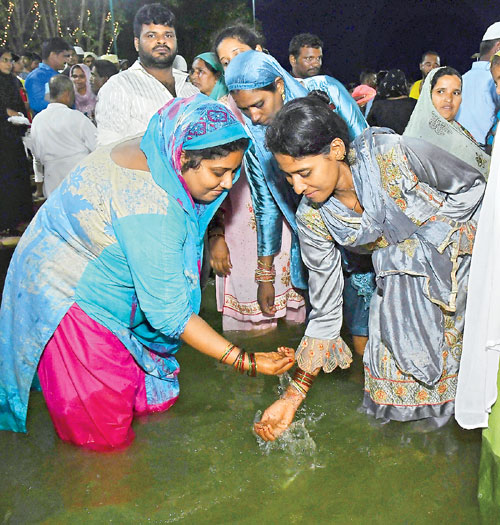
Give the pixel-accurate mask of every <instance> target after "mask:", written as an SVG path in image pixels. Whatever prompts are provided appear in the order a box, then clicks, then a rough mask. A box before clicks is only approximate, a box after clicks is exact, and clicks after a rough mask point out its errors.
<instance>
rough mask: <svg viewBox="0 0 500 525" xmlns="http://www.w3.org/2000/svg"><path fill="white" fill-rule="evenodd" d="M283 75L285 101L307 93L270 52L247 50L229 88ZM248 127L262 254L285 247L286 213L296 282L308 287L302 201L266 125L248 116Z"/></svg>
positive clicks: (233, 68) (236, 61) (229, 74)
mask: <svg viewBox="0 0 500 525" xmlns="http://www.w3.org/2000/svg"><path fill="white" fill-rule="evenodd" d="M278 77H279V78H282V79H283V83H284V87H285V93H284V95H285V98H284V103H286V102H289V101H290V100H293V99H295V98H298V97H305V96H306V95H307V89H306V88H304V87H303V86H302V85H301V84H300V83H299V82H298V81H297V80H295V79H294V78H293V77H292V76H291V75H290V74H289V73H287V72H286V71H285V70H284V69H283V68H282V67H281V66H280V64H279V63H278V61H277V60H276V59H275V58H273V57H272V56H270V55H267V54H265V53H261V52H258V51H245V52H244V53H240V54H239V55H237V56H236V57H234V58H233V60H231V62H230V63H229V66H228V67H227V69H226V85H227V87H228V89H229V91H238V90H252V89H260V88H262V87H264V86H267V85H269V84H271V83H272V82H274V80H275V79H276V78H278ZM244 119H245V123H246V126H247V129H248V131H249V133H250V136H251V137H252V140H253V142H254V145H253V148H252V150H251V151H250V152H249V153H247V155H246V157H245V161H246V163H247V165H248V167H249V170H248V182H249V184H250V189H251V192H252V201H253V205H254V212H255V217H256V219H257V253H258V255H275V254H276V253H277V252H279V251H280V248H281V231H282V227H281V224H282V223H281V221H282V216H284V217H285V219H286V220H287V222H288V224H289V225H290V227H291V229H292V248H291V254H290V274H291V278H292V284H293V285H294V286H296V287H297V288H302V289H305V288H307V277H306V273H305V269H304V267H303V265H302V261H301V258H300V251H299V243H298V238H297V224H296V222H295V212H296V210H297V207H298V205H299V202H300V197H299V196H298V195H296V194H295V193H294V191H293V189H292V187H291V186H290V185H289V184H288V183H287V182H286V179H285V177H283V176H282V175H281V173H280V169H279V167H278V164H277V162H276V160H275V159H274V157H273V155H272V153H271V152H270V151H269V150H268V149H267V148H266V145H265V144H266V140H265V135H266V126H262V125H260V124H257V125H256V124H253V123H252V121H251V120H250V119H249V118H248V117H247V116H244Z"/></svg>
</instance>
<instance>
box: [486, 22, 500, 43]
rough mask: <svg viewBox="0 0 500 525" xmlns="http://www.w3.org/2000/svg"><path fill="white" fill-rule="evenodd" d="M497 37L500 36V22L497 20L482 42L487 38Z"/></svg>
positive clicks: (489, 28) (494, 38)
mask: <svg viewBox="0 0 500 525" xmlns="http://www.w3.org/2000/svg"><path fill="white" fill-rule="evenodd" d="M497 38H500V22H495V23H494V24H491V25H490V27H488V29H487V30H486V33H484V35H483V38H482V40H481V42H484V41H485V40H496V39H497Z"/></svg>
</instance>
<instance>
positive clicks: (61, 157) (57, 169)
mask: <svg viewBox="0 0 500 525" xmlns="http://www.w3.org/2000/svg"><path fill="white" fill-rule="evenodd" d="M96 131H97V130H96V127H95V126H94V124H92V122H91V121H90V120H89V119H88V118H87V117H86V116H85V115H84V114H83V113H81V112H80V111H77V110H76V109H70V108H69V107H68V106H66V105H65V104H60V103H57V102H53V103H51V104H49V105H48V106H47V108H46V109H44V110H43V111H41V112H40V113H38V114H37V115H36V116H35V118H34V119H33V123H32V125H31V141H32V153H33V156H34V158H35V161H36V164H37V168H38V169H40V168H42V169H43V193H44V195H45V197H48V196H49V195H50V194H51V193H52V192H53V191H54V190H55V189H56V188H57V187H58V186H59V184H60V183H61V182H62V181H63V179H64V178H65V177H66V175H68V174H69V173H70V172H71V170H72V169H73V168H74V167H75V165H76V164H78V163H79V162H80V161H81V160H82V159H84V158H85V157H86V156H87V155H88V154H89V153H91V152H92V151H94V150H95V148H96V146H97V142H96Z"/></svg>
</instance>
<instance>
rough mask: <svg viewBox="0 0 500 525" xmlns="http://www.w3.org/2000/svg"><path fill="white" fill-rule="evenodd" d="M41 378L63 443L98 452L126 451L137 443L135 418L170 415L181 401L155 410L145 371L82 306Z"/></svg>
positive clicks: (66, 324) (64, 326)
mask: <svg viewBox="0 0 500 525" xmlns="http://www.w3.org/2000/svg"><path fill="white" fill-rule="evenodd" d="M38 376H39V379H40V384H41V386H42V392H43V395H44V397H45V401H46V403H47V407H48V410H49V413H50V417H51V418H52V422H53V423H54V427H55V429H56V432H57V434H58V435H59V437H60V438H61V439H62V440H64V441H69V442H71V443H74V444H76V445H79V446H82V447H86V448H89V449H92V450H99V451H109V450H115V449H118V448H123V447H126V446H127V445H129V444H130V443H131V442H132V441H133V439H134V432H133V430H132V427H131V425H132V419H133V416H134V414H147V413H151V412H161V411H164V410H167V409H168V408H170V407H171V406H172V405H173V404H174V403H175V402H176V401H177V397H178V396H177V395H175V397H172V398H171V399H169V400H168V401H166V402H163V403H162V404H159V405H151V404H149V403H148V401H147V396H146V386H145V381H144V380H145V373H144V371H143V370H142V369H141V368H140V367H139V366H138V365H137V363H136V362H135V360H134V358H133V357H132V355H131V354H130V352H129V351H128V350H127V348H126V347H125V346H124V345H123V344H122V343H121V342H120V340H119V339H118V338H117V337H116V336H115V335H114V334H113V333H112V332H110V331H109V330H108V329H107V328H105V327H104V326H102V325H100V324H99V323H97V322H96V321H94V320H93V319H91V318H90V317H89V316H88V315H87V314H86V313H85V312H84V311H83V310H82V309H81V308H80V307H79V306H78V305H77V304H76V303H75V304H73V305H72V306H71V308H70V309H69V310H68V312H67V313H66V315H65V316H64V317H63V319H62V321H61V322H60V323H59V326H58V327H57V329H56V331H55V332H54V334H53V336H52V337H51V339H50V340H49V342H48V343H47V345H46V346H45V349H44V351H43V354H42V357H41V359H40V363H39V365H38Z"/></svg>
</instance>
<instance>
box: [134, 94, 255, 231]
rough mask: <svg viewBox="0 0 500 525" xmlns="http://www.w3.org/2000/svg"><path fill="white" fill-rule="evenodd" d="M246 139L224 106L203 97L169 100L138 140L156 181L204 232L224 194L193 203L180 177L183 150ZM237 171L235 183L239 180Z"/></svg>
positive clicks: (243, 130) (236, 121)
mask: <svg viewBox="0 0 500 525" xmlns="http://www.w3.org/2000/svg"><path fill="white" fill-rule="evenodd" d="M241 138H248V134H247V133H246V131H245V129H244V128H243V126H242V125H241V124H240V123H239V122H238V120H237V119H236V117H235V116H234V114H233V113H232V112H231V110H229V109H228V108H227V107H226V106H224V105H222V104H220V103H219V102H215V101H213V100H212V99H210V98H209V97H207V96H206V95H202V94H198V95H193V96H191V97H189V98H176V99H172V100H170V101H169V102H167V104H165V106H163V107H162V108H161V109H160V110H159V111H158V112H157V113H156V114H155V115H154V116H153V117H152V118H151V120H150V122H149V126H148V129H147V130H146V133H145V134H144V137H143V138H142V141H141V149H142V151H143V152H144V154H145V155H146V158H147V160H148V166H149V169H150V170H151V174H152V176H153V179H154V180H155V182H156V183H157V184H158V185H159V186H161V187H162V188H163V189H164V190H165V191H166V192H167V193H169V194H170V195H172V196H173V197H174V198H175V199H176V200H177V202H179V204H181V206H182V207H183V208H184V209H185V211H186V212H187V213H188V214H189V215H190V217H191V218H192V219H193V220H195V222H197V223H199V228H200V231H201V232H204V231H205V228H206V226H207V225H208V222H209V221H210V219H211V217H212V215H213V213H215V210H216V209H217V208H218V207H219V206H220V204H221V202H222V201H223V200H224V199H225V197H226V195H227V191H224V192H223V193H222V194H221V195H220V196H219V197H217V199H215V200H214V201H213V202H211V203H210V204H200V203H195V202H194V201H193V199H192V197H191V195H190V193H189V191H188V189H187V186H186V184H185V182H184V179H183V178H182V175H181V153H182V150H196V149H206V148H211V147H214V146H220V145H222V144H227V143H229V142H234V141H235V140H238V139H241ZM238 177H239V170H238V172H237V173H236V176H235V178H234V182H236V180H238Z"/></svg>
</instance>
